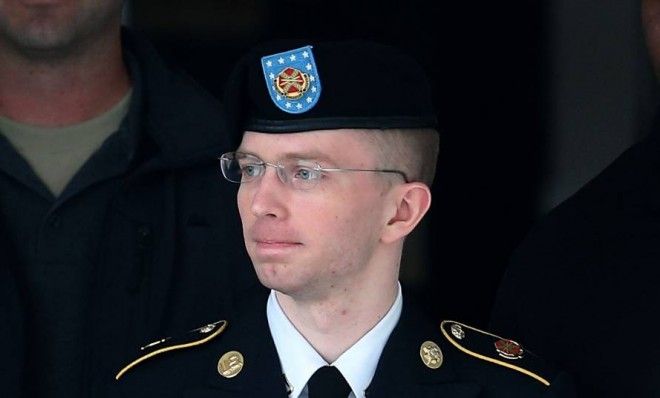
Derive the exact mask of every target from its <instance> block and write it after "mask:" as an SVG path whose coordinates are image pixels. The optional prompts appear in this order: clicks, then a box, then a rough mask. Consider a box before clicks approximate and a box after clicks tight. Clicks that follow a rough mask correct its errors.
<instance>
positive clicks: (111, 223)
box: [0, 0, 254, 398]
mask: <svg viewBox="0 0 660 398" xmlns="http://www.w3.org/2000/svg"><path fill="white" fill-rule="evenodd" d="M122 8H123V1H122V0H43V1H42V0H0V220H1V221H2V224H3V225H2V228H3V229H4V231H5V232H6V235H7V239H6V242H3V243H6V244H7V245H8V246H9V247H10V249H11V250H12V251H14V252H15V253H16V255H17V264H16V267H15V279H16V285H17V287H18V291H19V292H20V301H21V303H20V305H19V304H18V303H17V304H16V305H5V304H6V303H5V302H3V307H2V309H3V311H4V312H5V313H3V314H1V315H2V316H3V320H4V319H5V318H4V316H5V315H6V316H7V318H10V319H13V318H21V317H22V318H24V319H25V327H24V329H23V331H24V332H23V336H22V337H23V341H24V342H25V347H24V348H25V361H24V364H25V366H23V367H22V368H21V369H20V370H16V371H17V372H20V373H21V375H20V377H11V378H7V379H0V381H1V382H2V383H3V384H10V385H7V386H5V385H3V386H0V388H1V390H0V391H2V392H3V394H4V393H5V392H6V391H17V390H19V389H22V394H23V395H24V396H29V397H68V398H71V397H83V396H92V395H97V394H96V391H97V390H98V386H99V385H101V384H102V383H103V382H105V381H107V380H110V379H111V378H112V374H113V372H112V371H114V370H115V369H116V367H117V366H118V365H119V363H118V360H119V358H124V357H125V352H123V351H122V350H123V349H124V348H125V347H127V346H129V347H130V346H132V345H134V344H138V342H141V341H143V340H144V339H145V338H147V336H151V335H153V334H154V333H158V334H160V333H168V331H169V330H180V329H182V328H188V327H191V326H192V325H195V324H197V323H199V322H201V320H202V319H206V318H208V317H209V316H210V315H211V314H215V313H217V311H218V310H227V309H228V308H229V306H230V305H231V303H230V298H231V296H232V291H233V290H236V289H238V290H240V289H241V288H242V287H244V286H247V285H252V284H253V280H254V277H253V276H252V274H251V273H249V272H247V271H245V272H243V270H244V268H239V267H232V268H229V267H225V265H227V264H232V263H242V262H245V261H246V260H245V254H244V249H243V247H242V245H241V240H240V238H239V237H237V234H236V231H237V230H238V228H239V222H238V217H236V215H235V211H234V207H233V195H234V193H233V190H232V189H230V188H228V187H227V186H226V185H225V184H221V183H220V182H219V181H218V180H217V171H216V169H215V167H214V166H215V164H216V161H217V160H216V157H217V156H218V155H219V154H221V153H223V152H224V151H226V150H228V149H229V147H228V139H227V137H226V135H225V133H224V131H223V129H222V128H221V125H222V113H221V111H220V108H219V105H218V103H217V102H216V101H215V100H214V99H212V98H210V96H209V95H207V94H206V93H205V92H203V91H202V90H201V89H200V88H199V87H197V86H196V84H195V83H193V82H192V81H191V80H189V79H188V78H187V77H185V76H182V75H181V74H179V73H176V72H174V71H172V70H171V69H169V68H168V67H166V66H165V65H164V64H163V62H162V61H161V60H160V58H159V57H158V55H157V54H156V53H155V51H154V50H153V48H152V47H151V46H150V44H149V43H148V42H146V41H145V39H144V38H142V37H140V36H139V35H137V34H135V33H133V32H131V31H130V30H127V29H123V28H122V27H121V18H122ZM2 265H3V266H4V265H5V264H4V262H3V264H2ZM2 272H3V274H2V275H0V277H2V278H3V279H4V278H5V276H6V275H5V274H4V272H5V271H4V270H2ZM2 283H5V281H2ZM3 286H4V285H3ZM132 343H134V344H132ZM15 344H17V345H18V344H20V340H19V341H16V342H15ZM12 355H14V356H16V357H19V356H20V355H19V353H18V351H16V354H12ZM14 370H15V369H12V371H14ZM19 380H23V384H22V386H18V385H15V384H18V383H19Z"/></svg>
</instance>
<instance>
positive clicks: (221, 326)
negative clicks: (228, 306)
mask: <svg viewBox="0 0 660 398" xmlns="http://www.w3.org/2000/svg"><path fill="white" fill-rule="evenodd" d="M226 327H227V321H218V322H214V323H209V324H207V325H204V326H202V327H199V328H197V329H193V330H191V331H190V332H188V333H186V334H185V335H183V336H182V337H179V338H176V339H174V338H171V337H166V338H163V339H159V340H156V341H154V342H151V343H149V344H147V345H145V346H142V347H140V351H141V354H142V355H141V356H140V357H138V359H136V360H134V361H133V362H131V363H129V364H128V365H126V366H124V367H123V368H122V369H121V370H120V371H119V373H117V375H116V376H115V380H119V379H120V378H121V377H122V376H123V375H124V374H125V373H126V372H128V371H129V370H130V369H132V368H134V367H135V366H137V365H138V364H140V363H142V362H144V361H146V360H147V359H149V358H153V357H155V356H157V355H160V354H163V353H166V352H169V351H175V350H182V349H184V348H189V347H195V346H198V345H202V344H206V343H208V342H209V341H211V340H213V339H214V338H216V337H218V336H219V335H220V334H221V333H222V332H223V331H224V330H225V328H226Z"/></svg>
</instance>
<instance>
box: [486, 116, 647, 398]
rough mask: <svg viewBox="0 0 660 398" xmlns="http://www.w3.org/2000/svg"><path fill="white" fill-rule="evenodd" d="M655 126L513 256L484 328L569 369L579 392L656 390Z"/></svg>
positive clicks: (549, 218)
mask: <svg viewBox="0 0 660 398" xmlns="http://www.w3.org/2000/svg"><path fill="white" fill-rule="evenodd" d="M659 313H660V126H658V125H656V128H655V131H654V132H653V133H652V134H651V135H650V136H649V137H647V138H646V139H645V140H644V141H642V142H641V143H639V144H637V145H635V146H633V147H632V148H631V149H629V150H628V151H626V152H625V153H623V154H622V155H621V156H620V157H619V158H618V159H617V160H616V161H615V162H614V163H613V164H612V165H610V166H609V167H608V168H607V169H606V170H605V171H604V172H603V173H601V174H600V175H599V176H598V177H596V178H595V179H594V180H593V181H591V182H590V183H589V184H587V185H586V186H585V187H584V188H582V189H581V190H580V191H579V192H578V193H577V194H575V195H574V196H573V197H571V198H570V199H569V200H567V201H566V202H564V203H563V204H562V205H560V206H559V207H558V208H556V209H555V210H553V211H552V212H551V213H550V214H549V215H548V216H547V217H546V218H545V219H543V220H542V221H541V222H540V223H539V224H538V225H537V226H536V227H535V228H534V229H533V230H532V231H531V232H530V234H529V235H528V236H527V238H526V239H525V241H524V242H523V243H522V245H521V246H520V247H519V249H518V250H517V251H516V253H515V254H514V257H513V258H512V261H511V264H510V266H509V269H508V270H507V273H506V275H505V277H504V280H503V283H502V285H501V287H500V291H499V294H498V298H497V302H496V305H495V309H494V311H493V318H492V322H491V329H493V330H494V331H495V332H500V333H506V334H509V335H512V336H517V337H520V339H522V340H523V341H525V343H526V344H527V346H528V347H530V348H531V349H533V350H535V351H536V352H537V353H538V354H539V355H542V356H543V357H545V358H547V359H549V360H553V361H555V362H557V363H558V365H559V366H560V367H561V368H562V369H565V370H567V371H569V372H571V373H573V374H574V375H575V378H576V384H577V386H578V392H579V394H580V396H581V397H582V396H584V397H599V398H602V397H624V396H625V397H635V398H642V397H658V396H660V359H659V358H660V338H659V337H658V331H657V328H656V327H655V325H656V324H657V323H656V322H657V319H658V314H659Z"/></svg>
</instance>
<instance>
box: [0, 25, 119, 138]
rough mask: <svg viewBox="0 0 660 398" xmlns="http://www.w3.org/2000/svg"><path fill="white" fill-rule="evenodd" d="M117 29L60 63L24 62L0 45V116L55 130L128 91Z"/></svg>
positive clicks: (105, 106)
mask: <svg viewBox="0 0 660 398" xmlns="http://www.w3.org/2000/svg"><path fill="white" fill-rule="evenodd" d="M119 38H120V31H119V27H117V29H116V30H115V31H113V32H110V33H108V34H107V35H104V36H101V37H99V38H98V40H95V41H94V43H90V44H89V45H87V46H86V48H85V51H80V52H79V53H76V54H71V55H70V56H67V57H63V58H52V59H38V58H29V59H28V58H27V57H25V56H22V55H21V54H18V53H16V52H13V51H11V50H10V49H9V48H7V47H4V46H0V115H2V116H4V117H7V118H9V119H12V120H14V121H17V122H21V123H26V124H32V125H37V126H44V127H59V126H66V125H71V124H76V123H80V122H82V121H85V120H88V119H91V118H93V117H95V116H97V115H99V114H101V113H103V112H104V111H106V110H108V109H110V108H111V107H112V106H113V105H114V104H116V103H117V102H118V101H119V100H120V99H121V98H122V97H123V96H124V95H125V94H126V93H127V91H128V89H129V88H130V81H129V77H128V72H127V70H126V67H125V66H124V63H123V59H122V50H121V41H120V39H119Z"/></svg>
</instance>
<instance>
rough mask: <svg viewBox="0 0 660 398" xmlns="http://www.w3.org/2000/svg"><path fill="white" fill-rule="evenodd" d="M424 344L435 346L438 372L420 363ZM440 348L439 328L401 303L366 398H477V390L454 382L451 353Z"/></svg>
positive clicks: (415, 308) (478, 392)
mask: <svg viewBox="0 0 660 398" xmlns="http://www.w3.org/2000/svg"><path fill="white" fill-rule="evenodd" d="M425 341H433V342H435V343H436V344H437V345H438V346H439V347H440V349H441V351H442V353H443V356H444V359H443V363H442V365H441V366H440V367H439V368H438V369H430V368H428V367H427V366H426V365H424V363H423V362H422V359H421V356H420V353H419V351H420V348H421V345H422V343H424V342H425ZM444 344H445V343H444V341H443V340H442V339H441V334H440V330H439V326H438V325H435V323H433V322H431V321H430V320H429V318H427V317H426V316H425V315H424V314H422V313H421V311H419V309H418V308H417V307H415V306H414V304H412V303H411V302H409V301H408V300H404V306H403V311H402V313H401V319H400V320H399V323H398V324H397V326H396V328H395V329H394V331H393V332H392V335H391V336H390V338H389V340H388V341H387V344H386V345H385V348H384V350H383V353H382V355H381V358H380V361H379V362H378V367H377V368H376V374H375V375H374V378H373V380H372V382H371V385H370V386H369V388H368V389H367V396H369V397H395V396H397V397H451V398H474V397H478V396H479V395H480V392H481V387H480V386H479V385H477V384H475V383H469V382H461V381H459V380H458V378H457V375H456V372H455V370H454V366H453V363H452V362H453V358H452V357H448V354H451V352H450V350H449V349H448V347H446V348H447V349H445V347H443V345H444Z"/></svg>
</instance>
